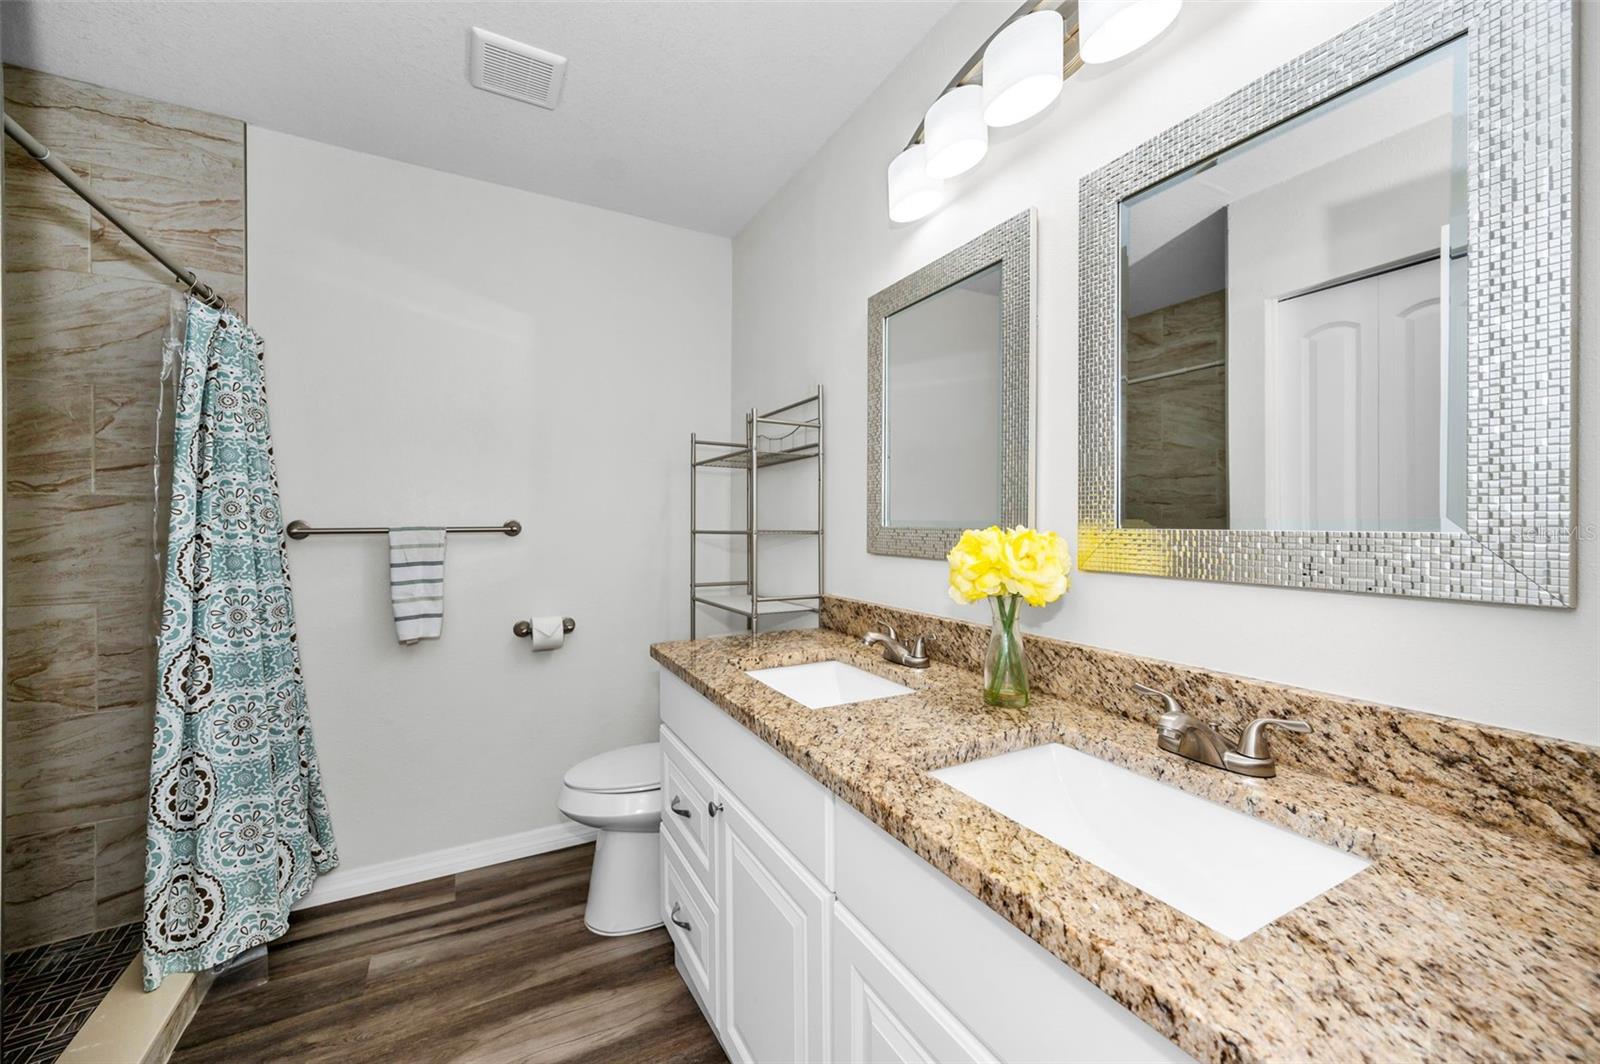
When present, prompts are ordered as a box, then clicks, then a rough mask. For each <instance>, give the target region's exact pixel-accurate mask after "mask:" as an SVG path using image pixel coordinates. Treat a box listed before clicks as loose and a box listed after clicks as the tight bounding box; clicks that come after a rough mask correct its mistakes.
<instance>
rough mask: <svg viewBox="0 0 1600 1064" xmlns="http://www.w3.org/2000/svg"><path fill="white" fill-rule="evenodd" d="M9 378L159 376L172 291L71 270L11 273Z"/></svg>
mask: <svg viewBox="0 0 1600 1064" xmlns="http://www.w3.org/2000/svg"><path fill="white" fill-rule="evenodd" d="M4 299H5V366H6V373H7V375H8V376H19V377H32V378H46V379H49V380H52V381H69V380H71V381H94V380H99V381H105V380H126V381H132V382H150V386H151V387H154V383H153V382H154V381H156V380H158V379H159V378H160V373H161V341H162V338H163V337H164V336H165V334H166V331H167V307H168V302H169V299H170V294H169V289H168V288H167V287H166V286H162V285H153V284H150V283H148V282H143V281H135V280H129V279H127V278H123V277H104V276H96V275H94V274H87V273H71V272H67V271H64V270H35V271H32V272H28V273H19V274H8V275H7V276H6V279H5V286H4Z"/></svg>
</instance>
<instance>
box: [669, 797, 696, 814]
mask: <svg viewBox="0 0 1600 1064" xmlns="http://www.w3.org/2000/svg"><path fill="white" fill-rule="evenodd" d="M681 801H683V799H682V798H679V797H678V796H677V795H676V794H674V795H673V796H672V806H671V809H672V811H673V812H674V813H677V814H678V815H679V816H681V817H683V819H685V820H688V819H689V818H690V817H692V816H694V814H693V813H691V812H689V810H687V809H679V808H678V803H679V802H681Z"/></svg>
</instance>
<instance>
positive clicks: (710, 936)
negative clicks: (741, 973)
mask: <svg viewBox="0 0 1600 1064" xmlns="http://www.w3.org/2000/svg"><path fill="white" fill-rule="evenodd" d="M661 860H662V875H661V894H662V897H661V911H662V914H663V916H664V917H665V918H666V922H667V933H668V934H669V935H671V936H672V944H673V946H674V947H676V951H677V962H678V971H679V972H681V973H683V979H684V982H685V983H687V984H688V985H689V989H690V990H692V991H694V995H695V997H696V999H698V1000H699V1002H700V1011H701V1012H703V1013H705V1014H706V1019H707V1020H708V1021H710V1023H711V1024H712V1026H716V1023H717V1014H716V1007H717V982H716V963H717V910H716V906H715V905H714V904H713V903H712V901H711V898H710V897H709V896H708V895H707V894H706V892H705V890H704V889H703V888H702V887H701V886H700V884H699V883H697V882H695V878H694V874H693V873H692V872H690V871H689V867H688V864H687V863H686V862H685V861H684V857H683V852H682V851H681V850H679V849H678V847H677V844H676V843H674V842H673V841H672V838H671V836H669V835H665V834H664V835H662V837H661Z"/></svg>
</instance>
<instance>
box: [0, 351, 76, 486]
mask: <svg viewBox="0 0 1600 1064" xmlns="http://www.w3.org/2000/svg"><path fill="white" fill-rule="evenodd" d="M91 415H92V407H91V392H90V388H89V385H87V384H84V383H82V382H78V381H71V380H64V381H50V380H38V379H35V378H31V377H19V376H16V375H11V376H9V377H8V378H7V380H6V390H5V441H6V490H7V491H8V492H10V493H13V494H16V493H24V494H33V493H38V492H51V491H59V490H62V489H68V488H73V489H77V490H80V491H86V490H88V489H89V488H90V481H91V473H92V472H93V467H92V462H91V458H92V446H91V441H92V439H93V428H94V424H93V418H92V416H91Z"/></svg>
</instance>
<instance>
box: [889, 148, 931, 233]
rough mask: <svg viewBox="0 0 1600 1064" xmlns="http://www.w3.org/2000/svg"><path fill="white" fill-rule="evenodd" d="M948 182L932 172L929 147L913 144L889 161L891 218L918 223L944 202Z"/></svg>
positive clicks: (892, 219)
mask: <svg viewBox="0 0 1600 1064" xmlns="http://www.w3.org/2000/svg"><path fill="white" fill-rule="evenodd" d="M943 184H944V182H942V181H940V180H938V179H937V178H935V177H932V176H930V175H929V173H928V149H927V146H926V145H923V144H913V145H912V146H911V147H909V148H907V149H906V150H905V151H903V152H901V153H900V154H899V155H896V156H895V157H894V161H893V162H891V163H890V164H889V220H890V221H892V222H914V221H916V220H917V219H918V218H926V217H927V216H928V215H930V214H932V213H933V212H934V211H935V210H937V209H938V207H939V204H940V203H942V202H943V200H944V195H943V192H942V186H943Z"/></svg>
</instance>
